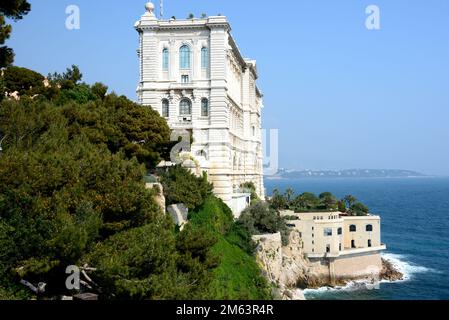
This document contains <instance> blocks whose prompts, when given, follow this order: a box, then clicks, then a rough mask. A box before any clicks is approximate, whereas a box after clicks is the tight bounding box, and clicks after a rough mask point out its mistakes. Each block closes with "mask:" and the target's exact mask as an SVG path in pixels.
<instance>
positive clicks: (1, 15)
mask: <svg viewBox="0 0 449 320" xmlns="http://www.w3.org/2000/svg"><path fill="white" fill-rule="evenodd" d="M30 10H31V5H30V4H29V3H28V1H26V0H3V1H2V2H1V3H0V45H1V46H0V68H4V67H6V66H9V65H11V64H12V63H13V61H14V52H13V50H12V49H11V48H8V47H7V46H3V45H4V44H5V41H6V40H7V39H9V37H10V35H11V32H12V26H11V25H10V24H6V19H5V17H7V18H10V19H13V20H14V21H17V20H20V19H22V18H23V16H24V15H26V14H28V12H29V11H30Z"/></svg>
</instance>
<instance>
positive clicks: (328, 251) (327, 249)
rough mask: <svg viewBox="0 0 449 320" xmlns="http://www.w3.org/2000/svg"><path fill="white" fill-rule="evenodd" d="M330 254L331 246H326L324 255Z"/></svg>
mask: <svg viewBox="0 0 449 320" xmlns="http://www.w3.org/2000/svg"><path fill="white" fill-rule="evenodd" d="M330 252H331V245H330V244H326V253H330Z"/></svg>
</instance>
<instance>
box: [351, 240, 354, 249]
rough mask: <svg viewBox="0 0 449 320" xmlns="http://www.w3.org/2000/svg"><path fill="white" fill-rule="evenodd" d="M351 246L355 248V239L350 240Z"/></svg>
mask: <svg viewBox="0 0 449 320" xmlns="http://www.w3.org/2000/svg"><path fill="white" fill-rule="evenodd" d="M351 248H353V249H355V240H351Z"/></svg>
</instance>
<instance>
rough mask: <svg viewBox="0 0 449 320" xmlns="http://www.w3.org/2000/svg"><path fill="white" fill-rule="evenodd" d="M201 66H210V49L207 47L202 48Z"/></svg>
mask: <svg viewBox="0 0 449 320" xmlns="http://www.w3.org/2000/svg"><path fill="white" fill-rule="evenodd" d="M201 68H202V69H207V68H209V49H207V48H206V47H202V48H201Z"/></svg>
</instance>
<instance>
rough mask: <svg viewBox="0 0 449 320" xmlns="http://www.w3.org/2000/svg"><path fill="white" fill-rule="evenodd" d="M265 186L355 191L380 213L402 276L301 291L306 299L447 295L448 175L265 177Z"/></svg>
mask: <svg viewBox="0 0 449 320" xmlns="http://www.w3.org/2000/svg"><path fill="white" fill-rule="evenodd" d="M265 187H266V188H267V192H268V194H271V193H272V191H273V189H274V188H278V189H279V190H280V191H284V190H285V189H286V188H288V187H292V188H293V190H295V193H296V194H299V193H302V192H306V191H309V192H315V193H317V194H319V193H321V192H324V191H330V192H332V193H334V194H335V195H336V196H338V197H343V196H345V195H347V194H352V195H354V196H355V197H356V198H357V199H359V200H360V201H362V202H363V203H365V204H366V205H368V207H369V208H370V209H371V212H372V213H374V214H378V215H380V216H381V217H382V226H381V228H382V229H381V230H382V242H384V243H386V245H387V248H388V249H387V251H386V252H385V253H384V256H385V257H386V258H387V259H389V260H391V261H392V262H393V263H394V264H395V265H396V266H397V267H398V268H399V269H400V270H401V271H402V272H403V273H404V274H405V276H406V277H405V280H404V281H399V282H381V283H380V289H378V290H368V289H366V288H365V287H364V286H356V285H349V286H347V287H344V288H337V289H335V288H320V289H317V290H306V291H305V292H304V293H305V296H306V298H307V299H357V300H364V299H376V300H378V299H382V300H383V299H387V300H390V299H393V300H405V299H407V300H429V299H444V300H448V299H449V277H448V275H449V178H442V177H441V178H440V177H436V178H434V177H430V178H427V177H426V178H388V179H387V178H379V179H376V178H370V179H359V178H354V179H353V178H348V179H345V178H341V179H339V178H334V179H326V178H307V179H301V180H269V179H266V181H265Z"/></svg>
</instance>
